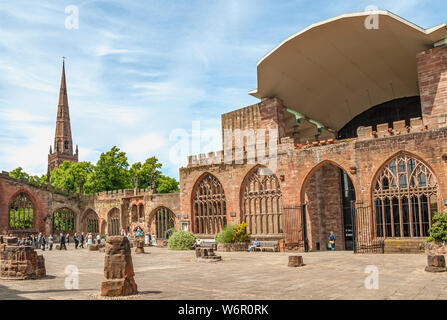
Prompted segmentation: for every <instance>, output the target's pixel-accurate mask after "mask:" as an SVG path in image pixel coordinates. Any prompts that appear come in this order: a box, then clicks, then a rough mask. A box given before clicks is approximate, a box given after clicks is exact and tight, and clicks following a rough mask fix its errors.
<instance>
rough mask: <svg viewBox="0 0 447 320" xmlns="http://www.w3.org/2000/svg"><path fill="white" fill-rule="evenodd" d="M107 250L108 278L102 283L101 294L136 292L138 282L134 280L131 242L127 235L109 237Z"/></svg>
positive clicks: (113, 295) (110, 295)
mask: <svg viewBox="0 0 447 320" xmlns="http://www.w3.org/2000/svg"><path fill="white" fill-rule="evenodd" d="M105 251H106V256H105V259H104V276H105V278H106V280H104V281H103V282H102V284H101V295H102V296H109V297H116V296H128V295H134V294H136V293H137V284H136V283H135V280H134V275H135V273H134V270H133V264H132V256H131V250H130V242H129V240H128V239H127V237H122V236H113V237H108V238H107V243H106V248H105Z"/></svg>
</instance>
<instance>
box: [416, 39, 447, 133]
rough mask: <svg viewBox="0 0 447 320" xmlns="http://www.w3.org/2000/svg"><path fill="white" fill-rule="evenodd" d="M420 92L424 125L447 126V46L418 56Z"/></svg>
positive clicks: (432, 126)
mask: <svg viewBox="0 0 447 320" xmlns="http://www.w3.org/2000/svg"><path fill="white" fill-rule="evenodd" d="M417 65H418V76H419V90H420V96H421V104H422V116H423V118H424V124H425V125H429V126H430V127H431V128H434V127H445V126H447V46H446V45H445V46H442V47H438V48H433V49H430V50H427V51H425V52H422V53H420V54H418V56H417Z"/></svg>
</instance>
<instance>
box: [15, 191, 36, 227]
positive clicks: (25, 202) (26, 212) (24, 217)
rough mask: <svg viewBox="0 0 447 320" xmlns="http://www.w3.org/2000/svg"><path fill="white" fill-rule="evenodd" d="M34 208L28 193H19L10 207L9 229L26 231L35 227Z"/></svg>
mask: <svg viewBox="0 0 447 320" xmlns="http://www.w3.org/2000/svg"><path fill="white" fill-rule="evenodd" d="M34 214H35V211H34V206H33V203H32V202H31V200H30V198H29V197H28V195H27V194H26V193H23V192H22V193H19V194H18V195H17V196H15V197H14V198H13V200H12V201H11V203H10V205H9V229H10V230H14V231H25V230H29V229H32V228H33V227H34Z"/></svg>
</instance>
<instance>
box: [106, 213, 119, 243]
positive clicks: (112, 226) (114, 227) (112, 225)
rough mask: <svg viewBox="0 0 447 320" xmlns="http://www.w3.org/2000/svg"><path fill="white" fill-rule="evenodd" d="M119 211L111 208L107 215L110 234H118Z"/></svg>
mask: <svg viewBox="0 0 447 320" xmlns="http://www.w3.org/2000/svg"><path fill="white" fill-rule="evenodd" d="M120 220H121V219H120V211H119V210H118V209H117V208H113V209H112V210H111V211H110V212H109V215H108V222H107V225H108V231H109V235H111V236H118V235H119V234H120Z"/></svg>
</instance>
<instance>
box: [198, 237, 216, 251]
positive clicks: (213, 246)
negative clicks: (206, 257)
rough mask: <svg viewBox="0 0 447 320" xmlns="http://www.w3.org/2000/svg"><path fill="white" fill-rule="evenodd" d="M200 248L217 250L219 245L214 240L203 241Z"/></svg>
mask: <svg viewBox="0 0 447 320" xmlns="http://www.w3.org/2000/svg"><path fill="white" fill-rule="evenodd" d="M200 248H211V249H213V250H217V243H216V240H214V239H202V243H201V244H200Z"/></svg>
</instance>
